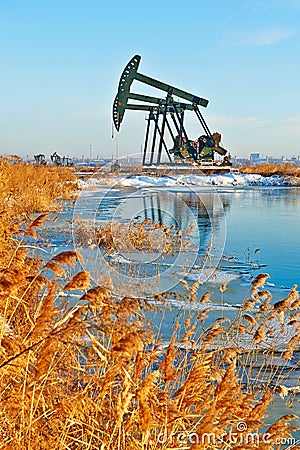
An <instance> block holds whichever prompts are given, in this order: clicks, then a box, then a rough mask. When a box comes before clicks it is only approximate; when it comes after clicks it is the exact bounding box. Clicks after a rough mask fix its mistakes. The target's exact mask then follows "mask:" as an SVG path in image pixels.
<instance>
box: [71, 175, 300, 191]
mask: <svg viewBox="0 0 300 450" xmlns="http://www.w3.org/2000/svg"><path fill="white" fill-rule="evenodd" d="M79 183H80V185H81V187H82V188H88V187H92V186H95V187H96V186H118V187H170V186H198V187H201V186H245V187H247V186H249V187H250V186H287V187H297V186H299V182H298V181H297V179H295V178H294V177H289V176H282V175H281V176H280V175H273V176H270V177H266V176H263V175H257V174H239V173H226V174H213V175H179V174H177V175H169V176H154V175H153V176H149V175H129V176H121V175H112V176H111V177H103V178H101V177H91V178H88V179H85V180H79Z"/></svg>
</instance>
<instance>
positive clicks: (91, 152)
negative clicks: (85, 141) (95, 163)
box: [90, 144, 92, 159]
mask: <svg viewBox="0 0 300 450" xmlns="http://www.w3.org/2000/svg"><path fill="white" fill-rule="evenodd" d="M90 159H92V144H90Z"/></svg>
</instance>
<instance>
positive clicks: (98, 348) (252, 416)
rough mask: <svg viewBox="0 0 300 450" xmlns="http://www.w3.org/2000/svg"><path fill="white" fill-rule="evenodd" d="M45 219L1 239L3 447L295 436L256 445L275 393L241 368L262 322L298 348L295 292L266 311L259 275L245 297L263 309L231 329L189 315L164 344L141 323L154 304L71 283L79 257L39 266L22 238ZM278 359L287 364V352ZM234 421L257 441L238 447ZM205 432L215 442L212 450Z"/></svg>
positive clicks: (201, 444) (280, 423)
mask: <svg viewBox="0 0 300 450" xmlns="http://www.w3.org/2000/svg"><path fill="white" fill-rule="evenodd" d="M24 170H26V169H25V168H24ZM55 170H58V169H57V168H56V169H55ZM23 173H24V172H23ZM7 185H9V181H7ZM20 186H21V185H20ZM28 195H29V193H28ZM16 198H18V197H16ZM19 198H22V196H21V197H19ZM50 200H51V201H52V200H53V198H51V199H50ZM18 208H20V211H21V210H22V205H19V206H18ZM34 210H35V209H34ZM26 212H28V211H27V206H26ZM44 219H45V216H44V215H43V216H41V217H39V218H37V219H36V220H35V221H34V222H33V223H31V225H29V226H28V227H27V229H25V231H24V232H23V233H19V234H18V239H17V243H16V241H15V240H14V239H13V233H14V231H15V230H13V229H7V230H6V235H4V234H3V236H2V244H3V245H4V243H5V239H6V240H7V241H9V242H11V241H12V242H13V243H14V244H15V245H12V244H10V245H7V246H6V247H5V246H2V247H1V248H2V259H1V261H2V269H1V271H0V369H1V371H0V435H1V441H0V448H1V449H13V450H14V449H32V450H36V449H45V450H46V449H49V448H53V449H61V450H62V449H72V450H73V449H74V450H75V449H86V450H88V449H89V450H92V449H95V450H96V449H97V450H99V449H100V450H104V449H105V450H119V449H120V450H121V449H122V450H125V449H126V450H128V449H132V450H141V449H143V450H152V449H153V450H154V449H163V450H167V449H175V448H177V449H186V448H191V449H194V450H196V449H215V450H217V449H218V450H223V449H224V450H225V449H226V450H227V449H228V448H231V449H246V448H249V449H250V448H251V449H254V448H260V449H265V450H267V449H269V450H271V449H278V448H280V445H279V444H278V442H276V439H278V438H279V437H285V438H288V437H289V436H290V433H291V432H292V430H293V429H292V427H291V426H290V422H291V420H292V419H294V416H292V415H289V416H284V417H282V418H280V419H279V420H277V421H276V422H275V423H274V424H272V425H270V426H269V429H268V433H269V435H270V436H269V438H268V442H266V441H265V440H264V441H263V434H262V431H261V428H262V425H263V424H264V422H265V415H266V410H267V407H268V405H269V404H270V402H271V401H272V396H273V391H274V386H273V385H272V384H271V383H268V382H266V383H264V385H263V386H262V387H258V386H257V385H256V388H255V389H254V388H253V383H245V382H244V379H243V378H244V377H243V376H241V375H240V372H239V371H240V368H242V369H243V370H246V367H253V364H252V363H251V361H253V354H254V355H257V354H260V347H259V344H260V343H261V342H262V341H263V340H264V339H265V334H264V333H267V332H268V329H267V326H268V324H267V321H269V323H270V321H271V322H273V321H274V320H276V319H278V321H279V323H280V325H282V326H286V325H285V323H286V321H285V319H286V317H288V320H289V321H295V325H296V326H294V325H293V327H294V328H295V331H296V332H295V334H294V336H295V338H294V341H293V342H290V345H289V350H293V349H296V347H297V343H298V335H299V329H298V328H299V327H298V326H297V324H298V318H299V312H298V308H299V298H298V293H297V291H296V287H294V288H293V289H292V291H291V293H290V294H289V296H288V297H287V299H284V300H283V301H282V303H278V302H277V304H275V305H273V306H270V302H268V299H269V298H270V295H269V294H268V291H263V290H262V289H263V283H264V281H265V279H266V276H267V274H262V275H261V276H260V277H258V278H257V279H256V280H255V281H254V283H253V285H252V290H251V293H250V298H249V299H248V300H249V301H253V302H256V303H257V304H258V302H260V303H259V304H260V309H259V310H258V311H255V312H253V311H252V309H251V308H250V305H249V304H248V308H246V307H244V310H242V311H241V314H240V316H239V317H238V318H237V319H236V321H234V322H230V321H229V320H228V319H224V318H220V319H218V320H216V321H215V322H214V323H213V324H211V325H210V326H209V327H207V326H205V316H206V314H207V313H208V312H209V306H208V307H207V308H206V309H204V310H202V309H201V310H200V311H199V314H198V316H197V317H196V318H195V317H193V316H190V317H188V318H187V319H186V320H185V321H182V320H178V322H177V323H176V324H175V326H174V330H173V336H172V338H171V340H170V342H169V343H168V345H167V346H166V347H165V346H163V344H162V341H161V336H160V335H159V333H157V331H156V330H155V329H154V325H153V324H152V323H151V322H149V321H148V320H147V319H146V312H147V311H148V310H149V309H150V306H149V304H148V303H147V302H146V301H145V300H140V299H136V298H134V297H131V296H130V294H128V296H126V297H115V296H113V295H112V294H111V292H110V291H109V290H108V289H105V288H104V287H103V286H91V285H90V279H89V274H87V273H86V272H79V273H77V274H75V275H74V277H73V278H72V279H71V280H68V279H67V278H66V273H67V267H69V266H70V265H74V264H76V259H77V255H76V253H75V252H74V251H68V252H63V253H61V254H59V255H56V256H54V257H53V258H52V259H51V260H50V261H48V262H43V261H41V260H39V259H37V258H35V257H33V256H32V255H31V254H30V253H29V252H28V251H27V250H26V249H25V243H26V235H30V236H33V235H34V232H35V231H36V228H37V227H38V225H39V224H40V223H41V222H42V221H43V220H44ZM0 220H2V216H0ZM5 225H6V222H3V223H2V228H4V227H5ZM140 231H141V232H142V230H140ZM2 244H1V245H2ZM4 253H5V254H4ZM4 261H6V263H5V265H4ZM49 273H50V274H51V273H52V274H53V276H51V275H50V276H49ZM186 287H187V289H188V290H187V295H186V301H187V302H188V301H193V302H195V301H196V300H197V289H198V284H197V283H195V284H194V285H193V286H191V287H188V286H186ZM62 289H65V291H66V292H68V291H69V290H77V291H78V292H79V294H80V298H79V300H78V302H77V303H76V304H75V305H70V304H69V303H68V301H66V302H63V301H62V299H61V298H60V297H59V292H60V291H61V290H62ZM259 289H260V290H259ZM221 290H222V294H223V293H224V292H225V291H226V286H222V288H221ZM210 295H211V293H210V292H208V293H207V295H204V296H202V298H201V300H200V299H199V305H201V304H202V303H205V307H206V304H207V305H209V301H210ZM167 296H168V295H167V294H166V295H165V296H163V297H164V298H167ZM290 309H291V310H292V312H289V310H290ZM246 311H247V312H246ZM262 324H263V326H264V328H262V327H261V328H260V329H259V327H260V326H261V325H262ZM239 327H244V328H243V329H242V331H243V333H241V330H240V331H238V330H239ZM199 330H200V332H199ZM245 333H246V334H247V336H249V339H250V340H251V341H252V346H251V347H250V350H251V352H252V354H251V355H250V353H249V356H248V353H247V352H243V351H242V346H241V343H240V340H239V337H240V336H241V335H242V334H245ZM291 339H292V338H291ZM233 344H234V345H233ZM272 351H273V347H272ZM253 352H254V353H253ZM283 355H284V357H285V359H286V360H289V359H290V358H291V356H292V353H291V351H290V353H289V354H287V353H285V354H283ZM245 358H248V361H245ZM249 361H250V363H249ZM251 364H252V365H251ZM282 390H284V389H283V388H282ZM281 394H282V392H281ZM241 422H243V423H245V424H246V426H247V433H248V434H249V433H253V434H254V436H257V437H256V438H255V439H256V440H255V441H254V442H252V441H251V442H250V445H246V444H245V442H243V443H242V444H240V441H239V438H241V437H242V431H241V430H240V423H241ZM180 433H181V434H180ZM207 433H210V434H211V433H213V435H211V436H212V437H214V439H215V440H214V441H213V442H212V443H209V442H208V439H209V436H208V435H207ZM233 433H237V436H238V442H237V443H235V444H232V434H233ZM189 437H190V442H188V439H189ZM294 448H296V447H294Z"/></svg>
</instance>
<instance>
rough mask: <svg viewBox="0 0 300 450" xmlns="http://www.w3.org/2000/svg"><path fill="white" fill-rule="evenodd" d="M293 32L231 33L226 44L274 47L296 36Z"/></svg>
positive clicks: (257, 31)
mask: <svg viewBox="0 0 300 450" xmlns="http://www.w3.org/2000/svg"><path fill="white" fill-rule="evenodd" d="M295 34H296V33H295V31H293V30H256V31H255V30H254V31H240V32H234V33H231V34H230V35H229V36H228V37H227V39H225V41H224V43H225V44H226V45H257V46H263V45H272V44H276V43H277V42H281V41H285V40H286V39H290V38H291V37H293V36H295Z"/></svg>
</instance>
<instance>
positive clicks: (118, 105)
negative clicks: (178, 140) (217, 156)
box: [113, 55, 208, 131]
mask: <svg viewBox="0 0 300 450" xmlns="http://www.w3.org/2000/svg"><path fill="white" fill-rule="evenodd" d="M140 60H141V57H140V55H135V56H134V57H133V58H131V60H130V61H129V63H128V64H127V66H126V67H125V69H124V70H123V73H122V75H121V78H120V82H119V87H118V93H117V95H116V97H115V101H114V104H113V121H114V125H115V127H116V130H117V131H119V130H120V126H121V123H122V121H123V117H124V114H125V110H126V108H127V103H128V99H129V98H132V95H133V96H135V97H137V96H138V95H139V94H132V93H130V88H131V85H132V83H133V81H134V80H137V81H141V82H142V83H144V84H147V85H149V86H152V87H154V88H157V89H160V90H161V91H164V92H167V93H168V94H169V95H175V96H176V97H180V98H183V99H184V100H187V101H189V102H191V103H192V105H200V106H204V107H206V106H207V105H208V100H206V99H204V98H201V97H197V96H196V95H193V94H190V93H189V92H186V91H183V90H182V89H178V88H176V87H174V86H171V85H169V84H166V83H163V82H161V81H158V80H155V79H154V78H151V77H148V76H146V75H143V74H141V73H139V72H138V71H137V70H138V67H139V64H140ZM135 99H137V98H135ZM140 100H141V99H140ZM143 101H145V98H144V99H143ZM146 101H147V100H146ZM149 101H150V100H149ZM151 103H153V102H152V101H151Z"/></svg>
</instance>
